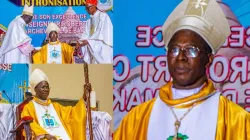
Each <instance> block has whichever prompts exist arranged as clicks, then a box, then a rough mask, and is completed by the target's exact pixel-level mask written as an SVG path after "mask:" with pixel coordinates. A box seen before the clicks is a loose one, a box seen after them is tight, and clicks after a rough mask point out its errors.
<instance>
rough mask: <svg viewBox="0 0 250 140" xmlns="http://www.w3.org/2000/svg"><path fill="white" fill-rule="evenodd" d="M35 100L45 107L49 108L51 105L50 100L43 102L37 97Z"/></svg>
mask: <svg viewBox="0 0 250 140" xmlns="http://www.w3.org/2000/svg"><path fill="white" fill-rule="evenodd" d="M33 100H34V101H35V102H36V103H38V104H40V105H43V106H48V105H49V104H50V103H51V100H50V99H49V98H48V99H47V100H41V99H39V98H37V97H36V96H35V97H34V98H33Z"/></svg>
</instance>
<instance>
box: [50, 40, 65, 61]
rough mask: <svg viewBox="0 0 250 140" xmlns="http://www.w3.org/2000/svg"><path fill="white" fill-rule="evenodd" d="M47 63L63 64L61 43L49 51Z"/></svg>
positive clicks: (52, 46) (51, 46)
mask: <svg viewBox="0 0 250 140" xmlns="http://www.w3.org/2000/svg"><path fill="white" fill-rule="evenodd" d="M47 51H48V52H47V63H48V64H62V46H61V43H59V44H55V45H50V44H48V49H47Z"/></svg>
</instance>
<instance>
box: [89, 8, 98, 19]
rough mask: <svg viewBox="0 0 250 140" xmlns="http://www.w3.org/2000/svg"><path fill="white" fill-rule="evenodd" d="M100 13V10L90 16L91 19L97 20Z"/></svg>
mask: <svg viewBox="0 0 250 140" xmlns="http://www.w3.org/2000/svg"><path fill="white" fill-rule="evenodd" d="M99 13H100V11H99V10H96V12H95V14H94V15H90V17H91V18H95V17H97V16H98V15H99Z"/></svg>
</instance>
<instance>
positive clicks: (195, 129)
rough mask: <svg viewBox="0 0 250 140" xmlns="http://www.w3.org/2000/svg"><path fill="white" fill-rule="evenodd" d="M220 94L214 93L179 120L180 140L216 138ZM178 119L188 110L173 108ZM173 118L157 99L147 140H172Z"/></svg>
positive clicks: (170, 112)
mask: <svg viewBox="0 0 250 140" xmlns="http://www.w3.org/2000/svg"><path fill="white" fill-rule="evenodd" d="M219 97H220V93H219V92H216V93H215V94H213V95H212V96H211V97H209V98H208V99H206V100H205V101H204V102H202V103H201V104H198V105H196V106H194V107H193V109H191V110H190V112H189V113H188V114H187V115H186V116H185V117H184V118H183V119H182V120H181V123H180V127H179V130H178V137H181V138H182V140H214V139H215V136H216V128H217V118H218V105H219ZM173 110H174V112H175V114H176V115H177V117H178V119H180V118H181V117H183V115H184V114H185V113H186V112H187V111H188V108H173ZM175 121H176V119H175V116H174V114H173V113H172V111H171V109H170V107H169V106H167V104H165V103H164V102H163V101H162V100H161V99H160V97H157V99H156V101H155V104H154V106H153V109H152V112H151V114H150V119H149V125H148V133H147V139H148V140H173V137H174V135H175V125H174V124H175Z"/></svg>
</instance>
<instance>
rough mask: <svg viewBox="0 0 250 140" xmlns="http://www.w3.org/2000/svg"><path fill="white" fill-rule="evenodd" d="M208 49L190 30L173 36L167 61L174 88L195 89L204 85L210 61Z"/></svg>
mask: <svg viewBox="0 0 250 140" xmlns="http://www.w3.org/2000/svg"><path fill="white" fill-rule="evenodd" d="M208 47H209V46H208V45H207V44H206V42H205V41H204V40H203V38H202V37H201V36H200V35H198V34H197V33H195V32H193V31H191V30H180V31H178V32H177V33H176V34H174V36H173V37H172V39H171V40H170V42H169V44H168V53H167V61H168V69H169V73H170V75H171V76H172V78H173V84H174V87H175V88H181V89H185V88H196V87H199V86H201V85H200V84H203V83H204V80H206V66H207V65H209V64H210V63H211V60H212V56H211V54H210V52H209V51H208V49H209V48H208ZM194 50H196V51H194ZM210 57H211V58H210Z"/></svg>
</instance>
